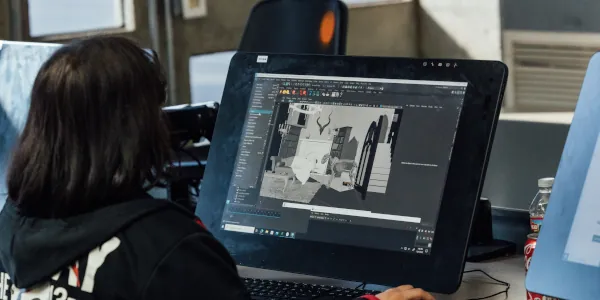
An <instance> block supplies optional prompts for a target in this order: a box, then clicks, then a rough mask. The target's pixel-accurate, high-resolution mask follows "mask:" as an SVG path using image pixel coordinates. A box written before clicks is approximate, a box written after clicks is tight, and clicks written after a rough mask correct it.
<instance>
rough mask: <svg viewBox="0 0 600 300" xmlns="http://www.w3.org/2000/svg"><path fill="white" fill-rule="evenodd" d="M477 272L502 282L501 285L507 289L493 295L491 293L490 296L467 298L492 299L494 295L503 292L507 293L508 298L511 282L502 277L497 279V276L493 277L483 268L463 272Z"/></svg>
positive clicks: (477, 299) (476, 299)
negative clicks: (503, 279)
mask: <svg viewBox="0 0 600 300" xmlns="http://www.w3.org/2000/svg"><path fill="white" fill-rule="evenodd" d="M475 272H478V273H482V274H483V275H485V276H487V277H488V278H489V279H491V280H493V281H495V282H497V283H499V284H501V285H503V286H505V287H506V289H505V290H504V291H500V292H498V293H495V294H493V295H489V296H485V297H480V298H469V299H467V300H484V299H490V298H493V297H496V296H498V295H502V294H506V298H508V290H510V283H508V282H506V281H502V280H500V279H497V278H494V277H492V276H491V275H490V274H488V273H486V272H485V271H483V270H480V269H475V270H469V271H464V272H463V274H467V273H475Z"/></svg>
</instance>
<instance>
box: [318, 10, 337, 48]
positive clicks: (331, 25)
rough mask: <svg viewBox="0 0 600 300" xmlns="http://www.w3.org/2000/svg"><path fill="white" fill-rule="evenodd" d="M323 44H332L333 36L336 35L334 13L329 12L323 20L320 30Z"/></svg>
mask: <svg viewBox="0 0 600 300" xmlns="http://www.w3.org/2000/svg"><path fill="white" fill-rule="evenodd" d="M320 31H321V32H320V38H321V43H323V45H329V44H331V41H332V40H333V36H334V35H335V14H334V13H333V12H332V11H328V12H326V13H325V15H324V16H323V20H321V30H320Z"/></svg>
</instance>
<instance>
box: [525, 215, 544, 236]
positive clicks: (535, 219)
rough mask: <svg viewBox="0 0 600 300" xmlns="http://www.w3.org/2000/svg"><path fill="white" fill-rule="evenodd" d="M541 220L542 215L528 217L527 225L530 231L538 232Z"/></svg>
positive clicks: (542, 218)
mask: <svg viewBox="0 0 600 300" xmlns="http://www.w3.org/2000/svg"><path fill="white" fill-rule="evenodd" d="M542 220H544V217H543V216H532V217H530V218H529V226H530V227H531V231H532V232H535V233H537V232H540V229H541V228H542Z"/></svg>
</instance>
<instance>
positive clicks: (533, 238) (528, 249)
mask: <svg viewBox="0 0 600 300" xmlns="http://www.w3.org/2000/svg"><path fill="white" fill-rule="evenodd" d="M537 238H538V234H537V233H530V234H528V235H527V241H526V242H525V272H527V271H529V264H531V257H532V256H533V251H534V250H535V245H536V244H537Z"/></svg>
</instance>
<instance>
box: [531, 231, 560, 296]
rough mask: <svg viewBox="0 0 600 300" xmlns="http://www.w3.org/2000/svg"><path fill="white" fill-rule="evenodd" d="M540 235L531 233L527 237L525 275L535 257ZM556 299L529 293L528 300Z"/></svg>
mask: <svg viewBox="0 0 600 300" xmlns="http://www.w3.org/2000/svg"><path fill="white" fill-rule="evenodd" d="M537 239H538V233H530V234H528V235H527V241H526V242H525V273H527V271H529V264H531V257H533V251H534V250H535V245H536V244H537ZM555 299H556V298H552V297H548V296H544V295H541V294H538V293H534V292H530V291H527V300H555Z"/></svg>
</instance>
